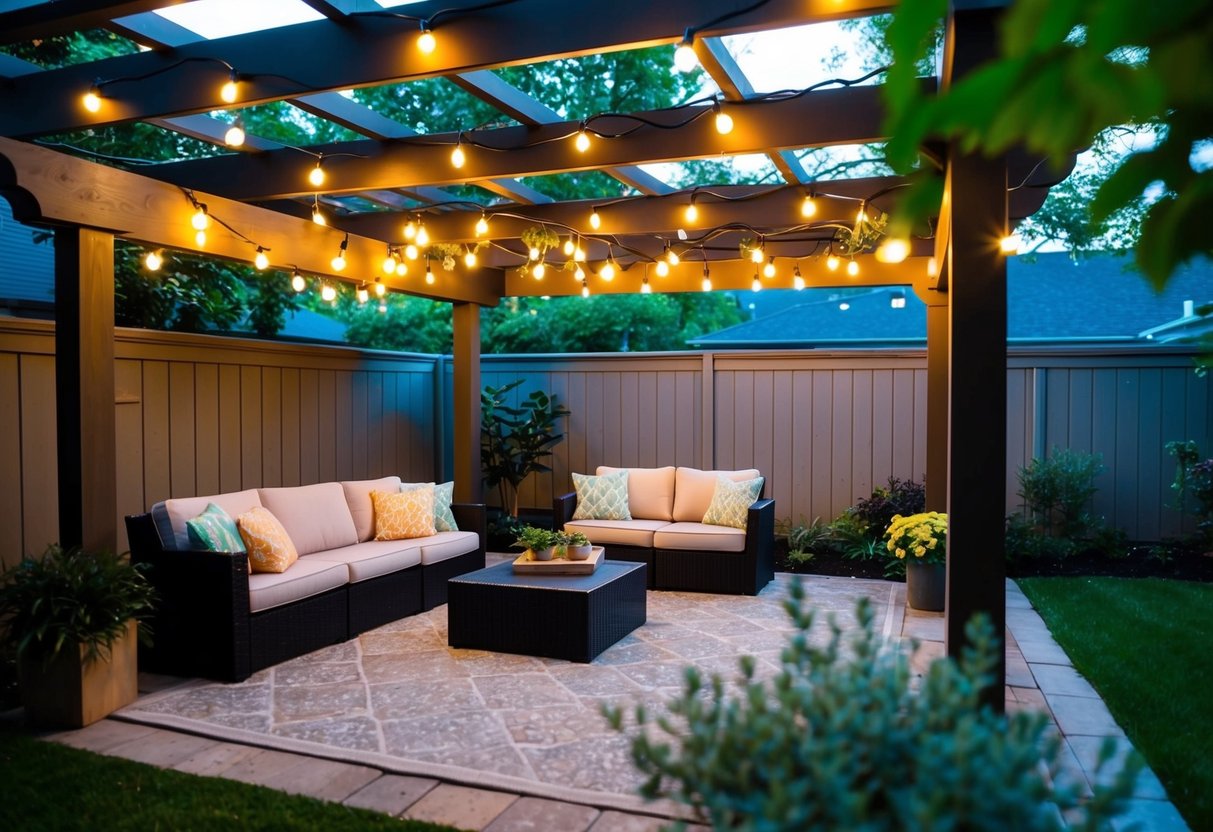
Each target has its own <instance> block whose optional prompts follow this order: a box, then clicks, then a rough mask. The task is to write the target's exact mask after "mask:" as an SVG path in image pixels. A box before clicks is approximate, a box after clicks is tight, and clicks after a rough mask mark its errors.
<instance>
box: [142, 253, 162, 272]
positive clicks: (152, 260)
mask: <svg viewBox="0 0 1213 832" xmlns="http://www.w3.org/2000/svg"><path fill="white" fill-rule="evenodd" d="M163 263H164V258H163V257H161V256H160V252H158V251H149V252H148V253H147V256H146V257H144V258H143V265H145V266H147V270H148V271H149V272H158V271H160V266H161V264H163Z"/></svg>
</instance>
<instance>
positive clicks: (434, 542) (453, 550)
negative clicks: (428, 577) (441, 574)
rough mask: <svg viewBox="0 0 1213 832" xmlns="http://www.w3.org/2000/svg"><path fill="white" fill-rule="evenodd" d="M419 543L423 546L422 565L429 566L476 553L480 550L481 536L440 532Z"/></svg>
mask: <svg viewBox="0 0 1213 832" xmlns="http://www.w3.org/2000/svg"><path fill="white" fill-rule="evenodd" d="M417 542H418V543H420V544H421V563H422V565H423V566H428V565H429V564H431V563H438V562H439V561H444V560H450V559H451V558H455V557H459V556H460V555H466V554H467V553H468V552H474V551H476V550H477V549H479V548H480V535H478V534H476V533H475V532H438V534H436V535H434V536H433V537H424V538H422V539H421V540H419V541H417Z"/></svg>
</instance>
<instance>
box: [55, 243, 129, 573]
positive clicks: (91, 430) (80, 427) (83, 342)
mask: <svg viewBox="0 0 1213 832" xmlns="http://www.w3.org/2000/svg"><path fill="white" fill-rule="evenodd" d="M55 402H56V408H57V411H56V414H57V431H58V442H59V542H60V543H61V544H63V545H64V546H83V547H84V548H85V549H86V550H91V551H98V550H102V549H108V550H110V551H113V550H114V547H115V546H116V545H117V542H118V534H117V527H118V499H117V485H116V483H117V450H116V448H117V441H116V438H115V435H114V425H115V415H114V237H113V235H112V234H109V233H107V232H104V231H95V230H93V229H89V228H79V227H68V228H60V229H58V230H57V231H56V232H55Z"/></svg>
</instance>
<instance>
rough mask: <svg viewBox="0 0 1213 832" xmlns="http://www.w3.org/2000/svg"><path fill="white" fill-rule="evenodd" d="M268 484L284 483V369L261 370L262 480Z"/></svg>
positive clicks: (265, 368)
mask: <svg viewBox="0 0 1213 832" xmlns="http://www.w3.org/2000/svg"><path fill="white" fill-rule="evenodd" d="M259 485H262V486H265V487H267V488H277V487H279V486H281V485H282V370H281V369H280V368H278V367H263V368H262V370H261V482H260V483H259Z"/></svg>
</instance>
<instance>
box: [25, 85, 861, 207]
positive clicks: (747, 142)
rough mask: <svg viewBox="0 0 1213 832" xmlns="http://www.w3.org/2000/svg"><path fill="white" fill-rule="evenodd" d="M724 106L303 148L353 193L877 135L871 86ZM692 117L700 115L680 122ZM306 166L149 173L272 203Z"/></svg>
mask: <svg viewBox="0 0 1213 832" xmlns="http://www.w3.org/2000/svg"><path fill="white" fill-rule="evenodd" d="M17 80H18V81H19V80H20V79H17ZM733 107H734V109H733V110H732V113H733V117H734V121H735V127H734V129H733V131H732V132H731V133H729V134H727V135H721V134H719V133H717V132H716V129H715V126H714V124H713V121H714V120H713V119H712V117H711V111H710V109H709V108H684V109H675V110H654V111H649V112H645V113H640V114H638V115H639V116H641V117H642V118H644V119H645V120H646V121H648V122H650V123H654V124H656V125H661V126H649V124H639V126H638V122H637V121H636V120H634V119H632V118H628V117H608V118H603V119H600V120H597V121H595V122H594V124H593V125H592V126H593V127H594V129H596V130H600V131H602V132H603V133H607V134H617V133H621V132H624V131H628V130H632V131H634V132H631V133H628V134H627V135H620V136H618V137H617V138H611V139H599V140H597V141H595V142H594V144H593V146H592V147H591V149H590V151H589V152H587V153H580V152H578V150H577V149H576V148H575V147H574V146H573V141H572V139H571V136H572V135H573V134H575V133H576V132H577V130H578V129H579V127H580V122H563V123H560V124H549V125H540V126H537V127H505V128H500V129H496V130H483V131H476V133H475V135H474V136H471V137H470V140H472V141H475V142H476V143H479V144H482V145H484V146H483V147H476V146H473V145H471V144H467V142H469V136H468V134H466V133H465V134H464V135H463V141H464V142H465V146H466V154H467V161H466V163H465V164H464V166H463V167H462V168H455V167H454V166H453V165H452V164H451V162H450V156H451V150H452V148H453V147H454V144H455V140H456V137H455V135H454V134H447V133H444V134H434V135H428V136H424V137H417V138H415V139H401V140H398V141H394V142H370V141H361V142H343V143H338V144H334V145H326V146H323V147H313V148H309V149H310V150H312V151H314V152H317V153H322V154H323V155H324V156H325V157H326V159H325V163H324V164H325V170H326V172H327V173H328V181H327V182H326V183H325V189H326V190H329V191H331V192H333V193H341V192H344V193H353V192H357V191H365V190H375V189H380V188H402V187H409V186H412V185H418V184H426V185H437V186H442V185H448V184H462V183H466V182H480V181H483V180H486V179H496V178H502V177H505V178H514V177H522V176H538V175H544V174H551V173H563V172H568V171H580V170H595V169H599V168H603V167H609V166H612V165H628V164H642V163H646V162H664V161H675V160H685V159H702V158H711V157H716V156H720V155H734V154H743V153H763V152H766V151H768V150H770V149H778V148H793V147H809V146H823V145H832V144H853V143H858V142H866V141H877V140H879V139H881V138H883V137H884V134H883V129H882V124H881V122H882V119H883V108H882V107H881V102H880V88H879V87H874V86H873V87H855V88H851V89H828V90H819V91H817V92H814V93H809V94H807V95H803V96H801V97H799V98H790V99H784V100H776V101H749V102H745V103H743V104H736V105H733ZM696 113H700V114H701V115H700V117H698V118H696V119H694V120H693V121H691V122H690V123H685V122H687V121H688V119H690V118H691V117H692V116H694V115H695V114H696ZM566 137H568V138H567V140H566ZM490 148H500V150H497V149H490ZM507 149H508V150H507ZM311 166H312V163H311V161H310V160H309V159H308V158H307V157H303V156H302V155H301V154H299V153H297V152H294V151H280V152H277V153H262V154H258V155H257V156H256V157H255V158H254V157H249V156H228V157H222V158H216V159H203V160H196V161H188V162H178V163H175V164H168V165H158V166H157V167H156V168H155V170H154V171H151V173H152V174H153V175H155V176H156V177H157V178H161V179H164V180H165V181H171V182H175V183H177V184H180V185H185V186H187V187H207V188H210V189H212V190H217V191H219V192H220V193H223V194H225V195H228V196H231V197H232V198H233V199H275V198H281V197H291V196H300V195H305V194H307V193H310V192H311V186H310V185H309V184H308V181H307V173H308V171H309V170H310V169H311Z"/></svg>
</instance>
